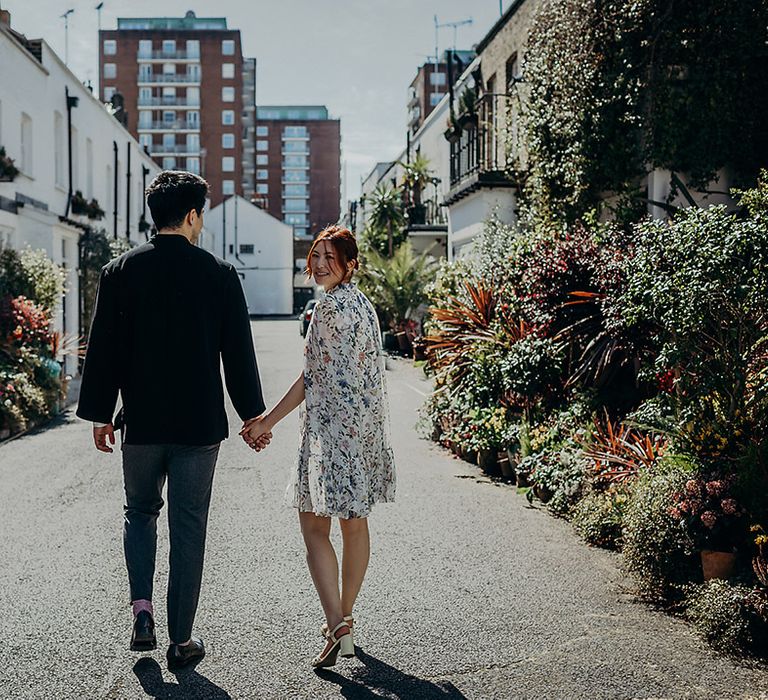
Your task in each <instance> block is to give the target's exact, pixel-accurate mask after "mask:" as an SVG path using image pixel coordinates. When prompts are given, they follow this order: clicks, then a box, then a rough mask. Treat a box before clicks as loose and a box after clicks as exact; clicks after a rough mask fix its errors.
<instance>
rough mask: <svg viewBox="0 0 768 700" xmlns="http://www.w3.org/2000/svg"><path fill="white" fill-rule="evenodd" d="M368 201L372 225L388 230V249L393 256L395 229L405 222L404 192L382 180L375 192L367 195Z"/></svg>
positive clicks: (390, 255)
mask: <svg viewBox="0 0 768 700" xmlns="http://www.w3.org/2000/svg"><path fill="white" fill-rule="evenodd" d="M366 201H367V202H368V203H369V204H370V205H371V217H370V220H369V223H370V225H371V226H372V227H373V228H375V229H376V228H378V229H382V230H385V231H386V232H387V250H388V254H389V257H390V258H391V257H392V255H393V254H394V252H395V251H394V242H393V236H394V229H395V228H401V227H402V226H403V224H404V223H405V216H404V214H403V199H402V193H401V191H400V189H399V188H396V187H391V186H388V185H387V184H385V183H383V182H380V183H379V184H378V185H376V188H375V189H374V190H373V192H371V194H369V195H367V197H366Z"/></svg>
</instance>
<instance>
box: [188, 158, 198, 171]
mask: <svg viewBox="0 0 768 700" xmlns="http://www.w3.org/2000/svg"><path fill="white" fill-rule="evenodd" d="M187 170H188V171H189V172H190V173H194V174H195V175H199V174H200V159H199V158H187Z"/></svg>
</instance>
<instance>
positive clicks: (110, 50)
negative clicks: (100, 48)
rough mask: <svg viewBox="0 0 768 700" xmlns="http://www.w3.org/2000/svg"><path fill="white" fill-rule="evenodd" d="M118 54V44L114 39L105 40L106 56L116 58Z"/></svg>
mask: <svg viewBox="0 0 768 700" xmlns="http://www.w3.org/2000/svg"><path fill="white" fill-rule="evenodd" d="M116 53H117V42H116V41H115V40H114V39H104V55H105V56H114V55H115V54H116Z"/></svg>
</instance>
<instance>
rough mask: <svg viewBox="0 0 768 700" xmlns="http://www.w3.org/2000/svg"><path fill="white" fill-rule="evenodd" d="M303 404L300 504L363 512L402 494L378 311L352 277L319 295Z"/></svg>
mask: <svg viewBox="0 0 768 700" xmlns="http://www.w3.org/2000/svg"><path fill="white" fill-rule="evenodd" d="M304 394H305V399H304V405H303V407H302V410H301V416H300V421H301V444H300V447H299V458H298V466H297V469H296V471H295V473H294V475H293V479H292V480H291V483H290V484H289V486H288V492H287V496H288V500H289V501H290V503H291V505H292V506H293V507H294V508H298V509H299V510H301V511H307V512H312V513H315V514H316V515H320V516H324V517H338V518H364V517H367V516H368V515H369V514H370V512H371V507H372V506H373V504H374V503H376V502H378V501H393V500H394V498H395V463H394V456H393V453H392V448H391V444H390V434H389V433H390V431H389V409H388V403H387V391H386V385H385V378H384V362H383V357H382V355H381V336H380V334H379V324H378V320H377V317H376V312H375V311H374V309H373V306H372V305H371V302H370V301H368V299H367V298H366V296H365V295H364V294H363V293H362V292H361V291H360V290H358V288H357V287H356V286H355V285H354V284H352V283H346V284H341V285H339V286H337V287H335V288H334V289H332V290H331V291H330V292H327V293H326V294H324V295H323V297H322V298H321V299H320V300H319V301H318V303H317V305H316V306H315V310H314V313H313V315H312V321H311V322H310V325H309V329H308V331H307V339H306V344H305V346H304Z"/></svg>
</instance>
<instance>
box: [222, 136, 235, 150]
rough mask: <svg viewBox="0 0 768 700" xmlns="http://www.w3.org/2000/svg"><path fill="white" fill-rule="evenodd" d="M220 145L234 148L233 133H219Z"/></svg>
mask: <svg viewBox="0 0 768 700" xmlns="http://www.w3.org/2000/svg"><path fill="white" fill-rule="evenodd" d="M221 147H222V148H234V147H235V135H234V134H222V135H221Z"/></svg>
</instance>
